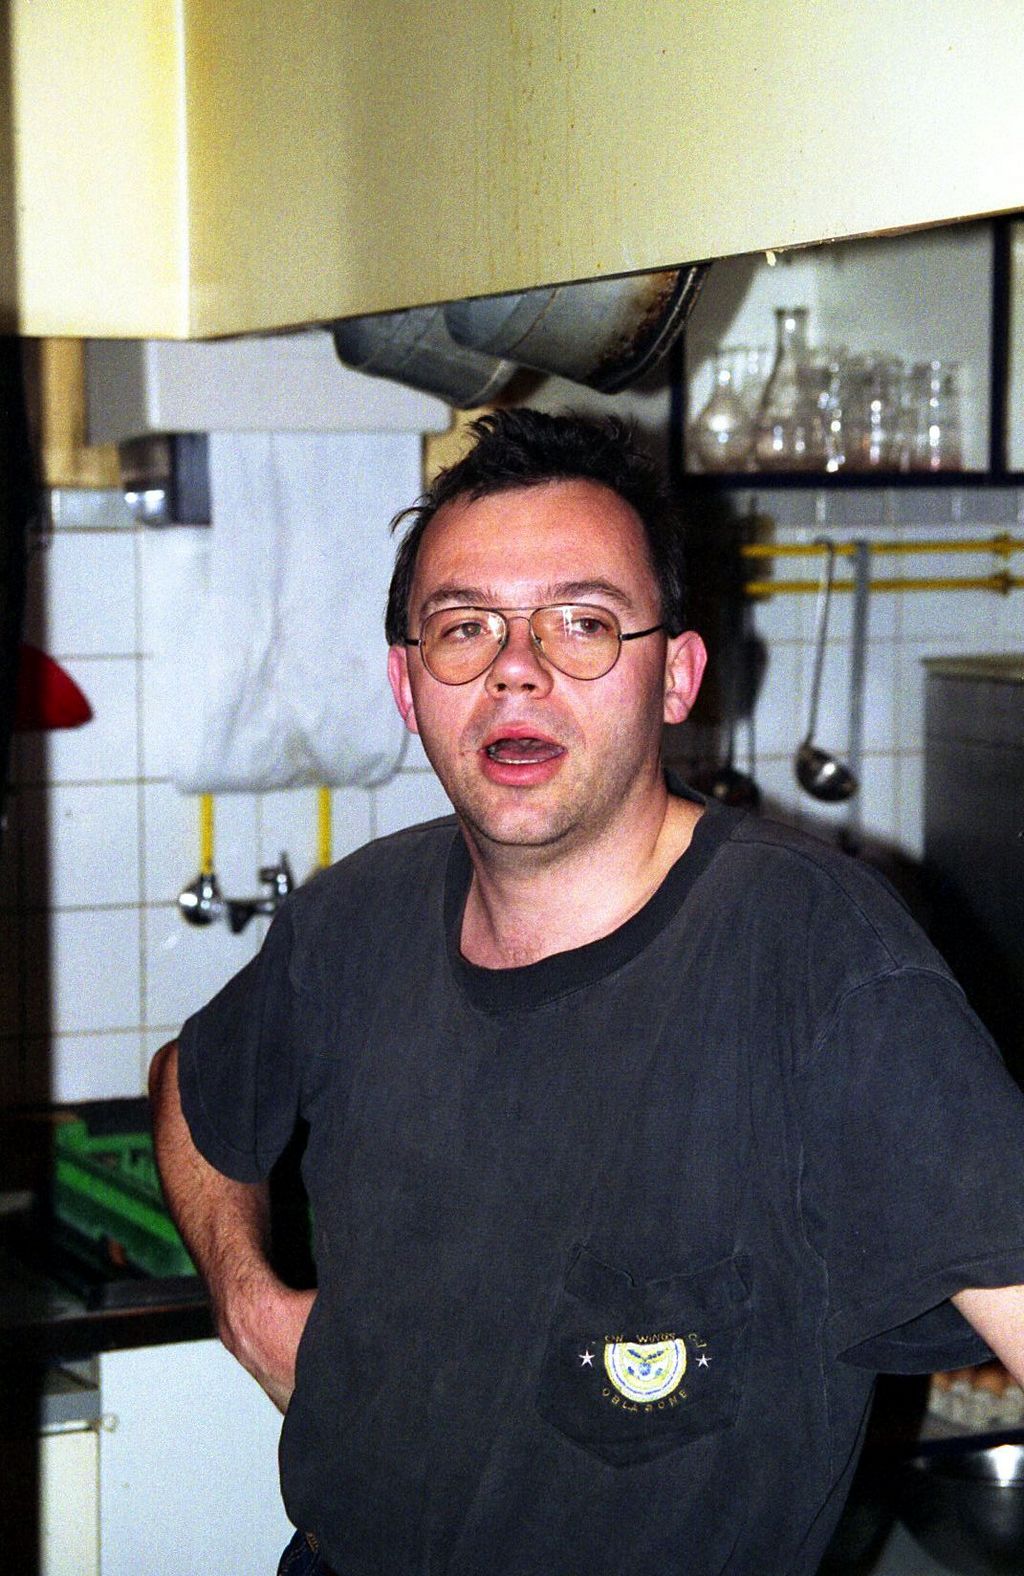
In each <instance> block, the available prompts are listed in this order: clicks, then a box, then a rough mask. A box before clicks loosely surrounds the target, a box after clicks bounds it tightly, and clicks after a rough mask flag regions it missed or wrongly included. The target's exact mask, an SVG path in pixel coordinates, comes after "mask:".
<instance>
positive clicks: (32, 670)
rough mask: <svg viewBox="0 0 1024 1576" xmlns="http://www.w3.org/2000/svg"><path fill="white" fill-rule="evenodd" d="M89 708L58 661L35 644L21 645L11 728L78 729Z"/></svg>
mask: <svg viewBox="0 0 1024 1576" xmlns="http://www.w3.org/2000/svg"><path fill="white" fill-rule="evenodd" d="M91 716H92V707H91V706H90V705H89V702H88V701H87V700H86V698H85V696H84V695H83V694H82V691H81V690H80V689H79V687H78V685H77V684H76V683H75V681H74V679H73V678H72V677H71V675H70V673H65V671H64V669H63V668H62V667H61V666H60V664H59V663H57V662H54V660H53V658H52V657H48V656H47V655H46V653H45V651H39V650H38V649H37V648H36V647H35V646H27V645H25V644H24V643H23V644H22V646H21V648H20V651H19V654H18V677H17V681H16V685H15V697H14V731H15V733H31V732H34V731H37V730H40V729H44V728H80V727H81V725H82V723H83V722H88V721H89V719H90V718H91Z"/></svg>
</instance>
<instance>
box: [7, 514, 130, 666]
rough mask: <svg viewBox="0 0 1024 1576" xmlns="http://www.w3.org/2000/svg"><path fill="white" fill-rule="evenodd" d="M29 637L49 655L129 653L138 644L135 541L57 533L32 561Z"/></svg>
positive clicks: (104, 534)
mask: <svg viewBox="0 0 1024 1576" xmlns="http://www.w3.org/2000/svg"><path fill="white" fill-rule="evenodd" d="M25 639H26V640H27V641H29V642H30V643H31V644H32V645H36V646H40V647H41V648H42V649H43V650H44V651H46V652H48V653H49V654H50V656H52V657H56V658H63V657H72V656H74V657H89V656H130V655H133V654H134V653H135V651H136V648H137V632H136V623H135V540H134V538H133V536H132V535H131V534H130V533H129V532H123V533H122V532H118V531H72V532H67V533H57V534H55V535H54V536H53V537H51V538H50V540H49V543H48V545H47V546H46V547H45V548H44V549H42V550H40V551H38V552H36V553H34V554H33V555H32V557H31V558H30V560H29V571H28V588H27V602H26V608H25Z"/></svg>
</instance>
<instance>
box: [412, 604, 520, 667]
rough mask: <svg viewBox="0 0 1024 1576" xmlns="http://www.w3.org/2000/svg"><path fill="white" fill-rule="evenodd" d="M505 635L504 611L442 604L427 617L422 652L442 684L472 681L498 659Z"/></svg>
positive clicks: (423, 629)
mask: <svg viewBox="0 0 1024 1576" xmlns="http://www.w3.org/2000/svg"><path fill="white" fill-rule="evenodd" d="M504 638H505V620H504V619H503V618H502V616H501V614H500V613H491V612H488V611H487V609H486V608H479V607H449V608H442V609H441V610H440V612H438V613H431V614H430V616H429V618H426V619H424V621H423V625H422V627H421V629H420V653H421V655H422V657H423V662H424V666H425V667H426V669H427V672H428V673H432V674H433V675H434V677H435V679H439V680H440V681H441V683H442V684H468V683H469V681H470V679H475V678H479V676H480V674H481V673H483V672H485V671H486V669H487V668H489V667H490V665H491V663H492V662H493V661H494V659H495V657H496V656H497V655H498V652H499V651H500V650H501V643H502V641H503V640H504Z"/></svg>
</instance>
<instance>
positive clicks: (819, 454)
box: [754, 306, 824, 471]
mask: <svg viewBox="0 0 1024 1576" xmlns="http://www.w3.org/2000/svg"><path fill="white" fill-rule="evenodd" d="M807 365H808V355H807V308H806V307H805V306H797V307H778V308H777V309H776V312H775V361H774V363H773V365H772V370H771V373H770V375H769V377H768V382H767V383H766V384H765V389H764V393H763V395H762V396H761V404H760V407H759V409H758V413H757V421H756V428H755V434H754V460H755V463H756V465H757V468H758V469H759V470H786V471H793V470H808V469H812V468H813V469H817V468H819V467H823V465H824V454H823V444H822V443H821V442H820V441H818V437H819V435H818V428H819V425H820V422H819V415H818V411H817V409H816V403H815V397H814V392H813V390H812V389H811V388H809V387H808V378H807Z"/></svg>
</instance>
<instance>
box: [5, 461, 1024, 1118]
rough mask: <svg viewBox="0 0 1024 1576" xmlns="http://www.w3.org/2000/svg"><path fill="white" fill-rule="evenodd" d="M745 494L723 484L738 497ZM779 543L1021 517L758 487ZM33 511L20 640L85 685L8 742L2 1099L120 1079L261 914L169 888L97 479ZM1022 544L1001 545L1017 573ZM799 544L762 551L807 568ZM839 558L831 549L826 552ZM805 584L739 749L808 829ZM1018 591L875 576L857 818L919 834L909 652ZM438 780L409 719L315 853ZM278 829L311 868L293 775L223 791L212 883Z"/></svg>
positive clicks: (985, 628) (839, 718) (770, 795)
mask: <svg viewBox="0 0 1024 1576" xmlns="http://www.w3.org/2000/svg"><path fill="white" fill-rule="evenodd" d="M750 501H751V500H746V499H742V498H741V499H740V500H739V504H740V507H741V508H742V507H745V506H746V504H747V503H749V502H750ZM756 507H757V509H758V510H759V511H760V512H763V513H767V514H768V515H770V516H772V517H773V518H774V520H775V521H776V531H777V537H778V540H780V541H794V542H809V541H811V540H812V539H813V537H814V536H815V535H816V534H817V533H819V532H821V531H822V530H828V531H830V532H832V533H833V534H834V535H835V537H836V539H837V540H850V539H852V538H853V537H855V536H858V535H863V536H866V537H868V538H869V539H870V540H872V541H873V542H876V543H877V542H881V541H890V540H894V539H897V538H902V539H906V540H914V539H920V538H921V537H926V538H929V539H934V538H935V537H936V536H937V535H938V536H941V535H943V534H945V535H946V536H948V537H950V538H953V537H956V538H965V537H971V536H974V537H978V538H981V537H985V536H987V535H990V534H991V533H992V531H993V530H996V529H998V530H1007V529H1009V530H1011V531H1013V532H1014V533H1015V534H1017V535H1022V534H1024V493H1022V494H1018V493H1017V492H1016V491H1015V490H1012V489H1005V490H1001V491H991V490H988V491H986V490H985V489H980V488H979V489H974V490H972V491H971V492H965V493H962V494H961V493H959V492H951V491H946V490H942V491H938V490H937V491H935V492H934V493H931V492H926V491H923V490H922V491H917V492H913V493H910V492H894V493H888V492H884V491H878V492H874V491H872V492H864V493H852V492H847V493H842V492H839V493H834V494H827V495H826V494H822V495H818V494H815V493H813V492H801V493H795V492H794V493H781V492H780V493H776V494H761V495H760V496H759V497H758V498H757V499H756ZM52 515H53V530H52V532H51V533H50V535H49V539H48V541H47V542H46V543H45V545H43V546H42V547H41V548H40V550H39V551H38V552H37V553H36V555H35V556H34V559H33V562H32V566H31V594H30V601H29V613H28V626H27V629H26V638H27V639H28V640H29V641H31V642H33V643H35V644H38V645H40V646H41V647H43V649H44V650H46V651H48V652H49V653H50V654H51V655H52V656H54V657H55V658H57V659H58V660H59V661H60V662H62V664H63V665H64V666H65V667H66V668H67V669H68V670H69V671H70V672H71V674H72V675H73V677H74V678H75V679H76V680H77V681H78V683H79V684H80V685H81V687H82V689H83V690H84V691H85V693H86V695H87V696H88V697H89V700H90V702H91V704H92V706H93V709H94V712H95V716H94V719H93V721H92V722H90V723H88V724H86V725H85V726H84V727H82V728H80V729H75V730H70V731H66V732H56V733H50V734H46V735H42V734H25V735H21V736H20V737H19V738H18V739H17V740H16V745H15V752H14V761H13V769H14V787H13V791H12V793H11V795H10V798H9V802H8V822H9V826H8V832H7V835H6V838H5V840H4V847H3V852H2V854H0V1097H2V1098H5V1099H25V1098H47V1097H52V1098H56V1099H62V1100H74V1099H82V1098H90V1097H100V1096H110V1095H120V1094H136V1093H138V1092H140V1091H141V1089H142V1088H143V1087H144V1077H145V1068H146V1066H147V1063H148V1060H149V1057H150V1056H151V1055H152V1053H153V1052H154V1051H155V1050H156V1049H157V1047H158V1046H159V1045H160V1044H161V1043H162V1042H163V1041H164V1040H165V1039H167V1038H168V1037H169V1036H170V1035H172V1034H173V1033H174V1032H175V1031H176V1030H177V1029H178V1027H179V1026H180V1023H181V1021H182V1019H183V1018H184V1017H185V1016H186V1015H187V1014H188V1013H189V1012H190V1011H192V1010H193V1009H194V1008H195V1007H197V1006H198V1005H199V1004H200V1003H201V1002H203V1001H204V1000H205V999H206V998H207V997H208V996H209V995H210V994H211V993H212V992H214V991H215V990H216V989H217V988H218V987H219V986H220V985H221V984H222V983H223V982H224V981H225V980H226V979H227V978H228V977H229V976H230V975H231V974H232V973H233V972H234V971H235V970H236V969H237V968H239V967H240V966H241V965H242V964H243V963H244V962H246V961H247V959H248V958H249V957H250V956H251V955H252V953H253V952H254V950H255V949H256V948H257V946H258V945H259V942H260V939H261V937H262V934H263V932H264V929H265V922H264V921H261V920H256V921H253V922H252V924H251V925H250V926H249V928H248V929H247V930H246V931H245V932H244V933H243V934H242V935H241V936H232V935H231V933H230V931H229V930H228V927H227V925H226V924H225V923H223V922H221V923H218V924H215V925H212V926H209V927H206V928H204V929H193V928H191V927H189V926H188V925H186V924H185V923H184V921H183V920H182V919H181V917H180V915H179V913H178V910H177V906H176V898H177V894H178V892H179V891H180V890H181V888H182V887H183V886H184V885H185V884H186V883H187V882H189V881H191V880H192V879H193V877H194V876H195V874H196V870H197V868H198V858H199V855H198V811H197V806H196V803H195V801H194V800H191V799H188V798H185V797H183V796H182V795H180V794H179V793H177V791H176V790H175V789H174V788H173V787H172V785H171V784H170V783H169V782H167V781H163V780H159V779H154V778H147V777H145V776H144V775H143V769H142V765H141V760H142V744H141V741H142V740H143V738H144V736H145V730H146V721H147V719H146V716H145V698H144V697H145V685H144V683H143V677H144V668H145V661H146V659H145V657H144V655H143V651H144V631H142V630H141V628H140V626H139V619H140V614H139V606H140V597H139V573H140V571H139V558H140V552H139V535H138V532H137V531H136V529H135V527H134V526H133V525H132V523H131V522H130V520H129V519H128V517H127V515H126V514H125V512H124V509H123V506H122V504H121V501H120V499H119V497H118V496H117V495H116V494H112V493H103V494H97V493H85V492H82V493H75V492H62V493H58V494H55V495H54V496H53V499H52ZM1021 561H1022V560H1021V559H1020V558H1018V559H1016V560H1014V561H1013V562H1014V564H1015V566H1016V572H1017V573H1021V572H1024V571H1022V570H1021V568H1020V567H1019V566H1020V564H1021ZM818 567H819V560H817V559H814V558H811V559H807V560H796V561H794V562H792V563H786V564H785V565H783V566H780V568H779V571H778V572H779V573H780V574H784V575H785V576H786V577H787V578H797V577H799V578H813V577H814V575H815V574H816V572H817V569H818ZM993 567H1000V566H999V565H995V566H994V565H993V561H992V559H991V557H990V556H989V555H987V554H981V555H979V556H978V557H974V556H973V555H972V556H965V555H963V554H960V553H956V554H954V553H951V552H950V553H946V554H939V555H934V554H927V555H925V554H922V555H920V556H919V557H918V556H916V555H915V556H911V557H908V558H902V559H892V558H890V559H884V558H881V557H878V558H877V559H876V561H875V563H874V566H873V572H874V574H875V575H877V576H879V577H888V576H891V575H893V574H903V575H912V574H922V575H928V576H943V575H964V574H985V573H988V572H990V571H991V569H992V568H993ZM840 571H841V573H842V574H843V575H844V576H845V575H846V573H847V568H846V567H845V566H844V565H842V564H841V565H840ZM814 604H815V599H814V597H813V596H808V595H788V596H787V595H779V596H775V597H772V598H771V599H770V600H768V601H765V602H763V603H760V604H759V605H758V606H757V608H756V610H755V613H754V624H755V628H756V630H757V632H758V633H759V634H760V635H761V636H762V637H763V639H764V641H765V644H766V649H767V667H766V671H765V679H764V683H763V686H762V689H761V692H760V695H759V698H758V703H757V706H756V710H755V714H754V719H753V729H752V730H748V729H747V728H746V727H742V726H741V728H740V730H739V734H738V741H737V744H738V752H737V764H739V765H741V766H745V765H747V764H748V746H749V744H750V742H751V737H750V736H751V733H752V739H753V746H754V749H753V764H754V769H755V772H756V776H757V779H758V781H759V782H760V784H761V787H762V789H763V791H764V794H765V797H766V807H767V808H768V810H769V811H775V812H777V813H780V814H782V815H784V816H786V817H788V818H790V819H796V820H799V821H802V822H805V823H807V824H809V825H811V826H813V827H818V828H820V829H823V830H825V831H826V832H829V831H834V830H835V826H836V823H841V822H842V821H843V819H844V817H845V816H846V815H847V814H848V812H847V811H846V810H845V809H844V808H843V807H835V808H829V807H825V806H821V805H817V804H815V803H814V802H813V801H811V800H809V799H808V798H807V797H806V795H804V794H802V793H801V792H800V790H799V789H798V788H797V786H796V783H795V780H794V777H793V771H792V758H793V753H794V751H795V749H796V747H797V744H798V742H799V740H800V738H801V737H802V734H803V731H804V727H805V723H806V715H807V699H808V687H809V684H810V676H811V662H812V647H811V636H812V632H813V625H814ZM850 611H851V599H850V598H849V596H837V597H836V599H835V600H834V603H833V617H832V620H831V631H830V633H831V639H830V646H829V651H828V656H827V660H826V668H825V681H824V689H823V697H822V705H821V709H820V726H819V734H820V738H821V742H823V743H825V744H827V745H829V746H832V747H834V748H836V749H838V750H840V751H842V750H843V749H845V746H846V738H847V733H846V729H847V718H848V695H847V684H848V675H849V647H848V644H847V642H848V638H849V628H850ZM1022 647H1024V592H1021V591H1017V592H1015V593H1013V594H1011V595H1009V596H1005V597H999V596H995V595H993V594H992V593H986V592H980V591H975V592H952V591H948V592H942V591H935V592H926V593H903V594H898V595H893V594H885V595H878V596H875V597H874V598H873V600H872V604H871V611H870V645H869V657H868V664H867V710H866V718H865V722H866V730H865V731H866V759H865V771H864V786H863V793H862V796H861V802H860V806H859V810H860V814H861V817H862V820H863V824H864V828H865V831H866V832H867V834H868V835H869V836H870V837H872V838H874V839H877V840H879V841H881V842H885V843H890V844H892V845H894V846H895V847H896V848H898V849H900V850H902V851H904V852H906V853H908V854H910V855H912V856H913V855H915V854H917V853H919V851H920V847H921V794H922V760H923V695H924V686H923V674H922V669H921V658H922V657H925V656H930V655H936V654H943V653H947V652H955V651H962V652H966V651H970V652H986V651H1002V650H1017V651H1019V650H1021V649H1022ZM447 809H448V804H447V800H446V799H445V796H444V794H443V793H442V791H441V789H440V787H439V785H438V783H437V781H436V779H435V778H434V776H433V774H432V772H431V771H430V768H429V766H428V764H427V761H426V758H425V757H424V755H423V752H422V748H421V746H420V745H419V742H418V740H415V739H413V740H410V744H409V749H408V751H407V753H406V756H405V759H404V762H403V766H402V770H401V771H400V772H399V773H398V775H397V776H396V777H395V778H394V779H393V780H392V781H391V782H389V783H387V784H386V785H385V786H383V787H380V788H376V789H365V790H364V789H353V790H344V791H338V792H336V793H335V794H334V851H335V855H336V856H340V855H341V854H343V853H345V852H346V851H348V850H349V849H352V848H355V847H357V846H359V845H360V844H361V843H363V842H365V841H366V840H367V839H368V838H370V837H373V836H376V835H380V834H384V833H387V832H390V831H393V830H395V829H397V828H398V827H401V826H404V825H408V824H410V823H412V822H414V821H418V820H422V819H424V818H426V817H428V816H432V815H436V814H440V813H444V812H445V811H446V810H447ZM282 850H286V851H287V853H288V856H289V858H290V860H291V863H292V866H293V868H294V870H295V872H296V875H298V876H302V875H305V874H306V873H307V872H308V871H309V870H310V869H311V868H312V866H313V863H314V858H315V850H316V796H315V793H314V791H313V790H312V789H303V790H296V791H293V792H286V793H273V794H266V795H231V796H227V795H225V796H221V797H220V798H218V800H217V809H216V865H217V871H218V878H219V880H220V883H221V887H222V890H224V891H225V892H227V893H229V894H230V895H232V896H234V895H248V894H250V893H253V892H255V891H256V889H257V885H258V883H257V870H258V868H259V866H260V865H261V864H266V863H268V862H271V861H273V860H276V858H277V856H278V855H279V853H280V852H281V851H282Z"/></svg>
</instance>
